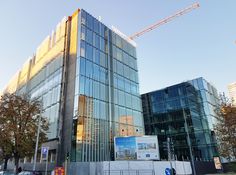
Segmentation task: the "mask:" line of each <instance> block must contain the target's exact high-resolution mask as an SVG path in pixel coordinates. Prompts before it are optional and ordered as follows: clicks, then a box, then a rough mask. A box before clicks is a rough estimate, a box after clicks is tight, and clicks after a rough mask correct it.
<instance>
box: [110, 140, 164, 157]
mask: <svg viewBox="0 0 236 175" xmlns="http://www.w3.org/2000/svg"><path fill="white" fill-rule="evenodd" d="M114 149H115V160H160V154H159V146H158V141H157V136H130V137H115V138H114Z"/></svg>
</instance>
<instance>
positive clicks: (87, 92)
mask: <svg viewBox="0 0 236 175" xmlns="http://www.w3.org/2000/svg"><path fill="white" fill-rule="evenodd" d="M85 95H86V96H88V97H89V96H90V79H89V78H85Z"/></svg>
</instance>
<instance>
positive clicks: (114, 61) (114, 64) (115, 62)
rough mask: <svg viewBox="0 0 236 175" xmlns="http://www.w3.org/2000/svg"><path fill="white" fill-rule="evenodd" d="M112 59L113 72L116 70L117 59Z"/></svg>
mask: <svg viewBox="0 0 236 175" xmlns="http://www.w3.org/2000/svg"><path fill="white" fill-rule="evenodd" d="M112 61H113V72H117V70H116V64H117V61H116V60H115V59H113V60H112Z"/></svg>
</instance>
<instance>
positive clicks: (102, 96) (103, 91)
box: [100, 83, 106, 101]
mask: <svg viewBox="0 0 236 175" xmlns="http://www.w3.org/2000/svg"><path fill="white" fill-rule="evenodd" d="M100 99H101V100H104V101H105V100H106V89H105V85H104V84H102V83H100Z"/></svg>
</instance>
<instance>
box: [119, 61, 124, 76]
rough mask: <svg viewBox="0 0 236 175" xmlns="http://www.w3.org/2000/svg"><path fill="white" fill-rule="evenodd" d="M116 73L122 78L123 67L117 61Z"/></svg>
mask: <svg viewBox="0 0 236 175" xmlns="http://www.w3.org/2000/svg"><path fill="white" fill-rule="evenodd" d="M117 73H118V74H120V75H122V76H124V66H123V64H122V63H121V62H119V61H117Z"/></svg>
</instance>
